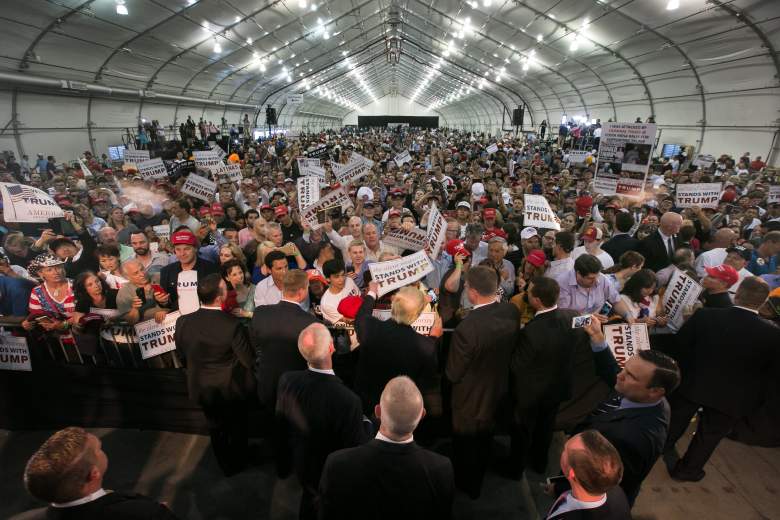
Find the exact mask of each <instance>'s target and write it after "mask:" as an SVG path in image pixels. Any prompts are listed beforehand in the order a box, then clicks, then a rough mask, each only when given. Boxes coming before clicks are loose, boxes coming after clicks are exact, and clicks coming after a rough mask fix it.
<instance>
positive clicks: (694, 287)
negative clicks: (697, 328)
mask: <svg viewBox="0 0 780 520" xmlns="http://www.w3.org/2000/svg"><path fill="white" fill-rule="evenodd" d="M701 291H702V287H701V285H699V284H698V283H696V280H694V279H693V278H691V277H690V276H688V275H687V274H685V273H684V272H682V271H680V270H679V269H677V270H675V271H674V274H673V275H672V279H671V280H669V285H667V286H666V292H665V293H664V314H666V316H668V317H669V324H668V327H669V328H670V329H672V330H673V331H675V332H677V331H678V330H680V327H682V325H683V310H684V309H685V307H688V306H689V305H693V304H694V303H696V301H697V299H698V298H699V294H700V293H701Z"/></svg>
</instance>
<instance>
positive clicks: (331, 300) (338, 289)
mask: <svg viewBox="0 0 780 520" xmlns="http://www.w3.org/2000/svg"><path fill="white" fill-rule="evenodd" d="M322 269H323V274H324V275H325V278H326V279H327V280H328V289H327V290H326V291H325V293H324V294H323V295H322V300H321V301H320V308H321V309H322V317H323V318H325V319H326V320H327V321H329V322H330V323H334V324H335V323H338V322H343V318H344V316H342V314H341V313H340V312H339V311H338V306H339V302H341V300H343V299H344V298H346V297H347V296H358V295H359V294H360V289H358V286H357V285H356V284H355V282H354V281H353V280H352V278H350V277H348V276H347V275H346V273H345V266H344V262H342V261H341V260H339V259H335V258H334V259H333V260H328V261H327V262H325V265H324V266H323V268H322Z"/></svg>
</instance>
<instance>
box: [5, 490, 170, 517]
mask: <svg viewBox="0 0 780 520" xmlns="http://www.w3.org/2000/svg"><path fill="white" fill-rule="evenodd" d="M106 518H117V519H122V520H176V518H178V517H177V516H176V515H174V514H173V512H172V511H171V510H170V509H168V508H167V507H165V506H164V505H162V504H160V503H158V502H155V501H154V500H152V499H150V498H147V497H145V496H143V495H136V494H131V493H119V492H116V491H114V492H111V493H108V494H106V495H104V496H102V497H100V498H98V499H97V500H93V501H92V502H87V503H86V504H82V505H80V506H73V507H64V508H60V507H52V506H49V507H46V508H42V509H35V510H33V511H28V512H26V513H22V514H20V515H17V516H14V517H13V519H12V520H104V519H106Z"/></svg>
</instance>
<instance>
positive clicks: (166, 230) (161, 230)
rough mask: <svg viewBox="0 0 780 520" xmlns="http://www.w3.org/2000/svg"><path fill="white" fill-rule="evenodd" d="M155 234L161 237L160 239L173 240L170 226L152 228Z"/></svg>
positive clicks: (163, 225)
mask: <svg viewBox="0 0 780 520" xmlns="http://www.w3.org/2000/svg"><path fill="white" fill-rule="evenodd" d="M152 231H154V234H155V235H157V236H158V237H160V239H161V240H162V239H164V240H170V238H171V226H169V225H168V224H160V225H159V226H152Z"/></svg>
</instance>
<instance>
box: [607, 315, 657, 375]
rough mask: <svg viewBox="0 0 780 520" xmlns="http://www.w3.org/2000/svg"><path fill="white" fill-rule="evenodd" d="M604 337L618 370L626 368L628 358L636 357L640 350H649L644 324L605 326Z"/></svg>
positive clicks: (648, 339) (648, 340) (645, 325)
mask: <svg viewBox="0 0 780 520" xmlns="http://www.w3.org/2000/svg"><path fill="white" fill-rule="evenodd" d="M604 337H605V338H606V340H607V345H608V346H609V349H610V350H611V351H612V355H613V356H615V361H617V364H618V366H619V367H620V368H623V367H624V366H626V361H628V358H630V357H633V356H636V355H637V353H638V352H639V351H640V350H650V337H649V336H648V334H647V324H646V323H635V324H633V325H629V324H628V323H621V324H618V325H605V326H604Z"/></svg>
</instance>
